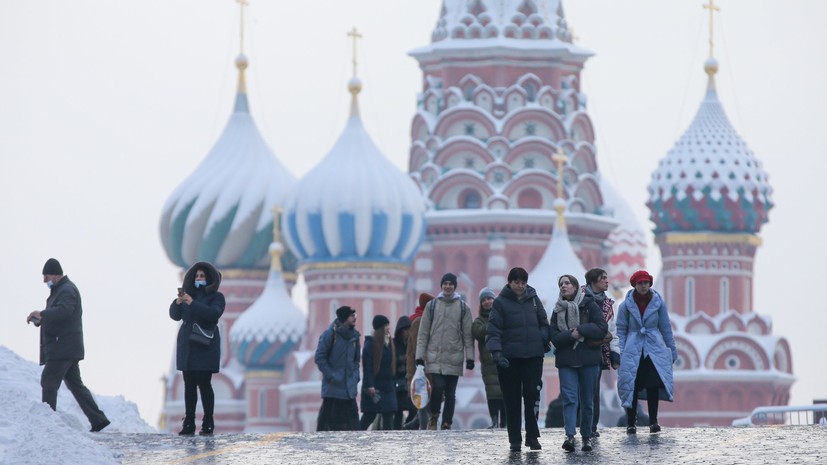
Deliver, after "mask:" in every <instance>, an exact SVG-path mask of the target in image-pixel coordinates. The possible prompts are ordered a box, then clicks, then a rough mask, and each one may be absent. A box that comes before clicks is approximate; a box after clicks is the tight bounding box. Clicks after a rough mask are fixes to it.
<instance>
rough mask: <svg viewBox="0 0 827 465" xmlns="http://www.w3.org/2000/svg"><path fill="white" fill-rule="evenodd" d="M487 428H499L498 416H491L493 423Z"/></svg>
mask: <svg viewBox="0 0 827 465" xmlns="http://www.w3.org/2000/svg"><path fill="white" fill-rule="evenodd" d="M487 429H497V417H496V416H493V417H491V425H490V426H489V427H488V428H487Z"/></svg>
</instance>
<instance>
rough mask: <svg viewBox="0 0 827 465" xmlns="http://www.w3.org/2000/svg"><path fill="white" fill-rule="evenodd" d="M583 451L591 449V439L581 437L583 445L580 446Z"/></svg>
mask: <svg viewBox="0 0 827 465" xmlns="http://www.w3.org/2000/svg"><path fill="white" fill-rule="evenodd" d="M580 450H582V451H583V452H588V451H590V450H592V441H591V439H589V438H587V437H586V438H583V447H581V448H580Z"/></svg>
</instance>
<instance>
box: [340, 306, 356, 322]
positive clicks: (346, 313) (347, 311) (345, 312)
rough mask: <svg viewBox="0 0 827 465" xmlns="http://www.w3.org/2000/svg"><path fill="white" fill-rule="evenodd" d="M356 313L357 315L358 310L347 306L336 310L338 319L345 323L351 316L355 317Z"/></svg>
mask: <svg viewBox="0 0 827 465" xmlns="http://www.w3.org/2000/svg"><path fill="white" fill-rule="evenodd" d="M354 313H356V310H354V309H353V308H351V307H348V306H347V305H345V306H343V307H339V308H337V309H336V318H338V319H339V321H341V322H342V323H344V322H345V320H347V319H348V318H349V317H350V315H353V314H354Z"/></svg>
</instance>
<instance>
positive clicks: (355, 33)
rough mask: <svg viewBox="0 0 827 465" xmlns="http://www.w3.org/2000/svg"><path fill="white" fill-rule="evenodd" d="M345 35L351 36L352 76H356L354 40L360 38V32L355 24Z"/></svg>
mask: <svg viewBox="0 0 827 465" xmlns="http://www.w3.org/2000/svg"><path fill="white" fill-rule="evenodd" d="M347 36H348V37H351V38H353V77H356V41H357V40H359V39H361V38H362V34H359V31H357V30H356V26H353V29H351V31H350V32H348V33H347Z"/></svg>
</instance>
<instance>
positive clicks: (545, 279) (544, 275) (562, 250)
mask: <svg viewBox="0 0 827 465" xmlns="http://www.w3.org/2000/svg"><path fill="white" fill-rule="evenodd" d="M564 274H568V275H572V276H574V277H575V278H577V280H578V281H579V282H581V283H582V281H583V280H584V276H585V275H586V269H585V268H584V267H583V263H582V262H581V261H580V258H578V257H577V254H576V253H575V252H574V247H573V246H572V245H571V241H569V234H568V232H567V231H566V227H565V224H562V225H561V222H560V221H558V222H557V223H556V224H555V225H554V231H553V232H552V233H551V242H549V245H548V247H547V248H546V251H545V253H544V254H543V257H542V258H540V261H539V262H537V266H535V267H534V269H533V270H532V271H531V272H530V273H529V275H528V279H529V284H531V287H533V288H534V289H535V290H536V291H537V296H538V297H540V300H541V301H542V302H543V306H545V307H546V311H550V310H549V308H551V307H553V306H554V303H555V302H557V297H558V296H559V295H560V288H559V287H558V286H557V280H558V279H559V278H560V276H562V275H564Z"/></svg>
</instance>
